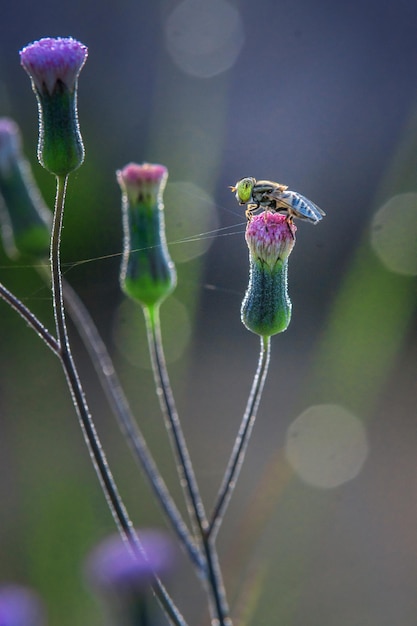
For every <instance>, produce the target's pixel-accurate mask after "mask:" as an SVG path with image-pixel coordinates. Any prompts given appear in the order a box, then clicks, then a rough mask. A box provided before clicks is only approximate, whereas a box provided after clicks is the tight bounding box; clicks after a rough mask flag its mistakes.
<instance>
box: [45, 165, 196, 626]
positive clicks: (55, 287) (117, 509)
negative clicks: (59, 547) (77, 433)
mask: <svg viewBox="0 0 417 626" xmlns="http://www.w3.org/2000/svg"><path fill="white" fill-rule="evenodd" d="M67 178H68V177H67V176H57V191H56V200H55V211H54V220H53V225H52V236H51V254H50V260H51V277H52V295H53V305H54V315H55V323H56V331H57V338H58V344H59V355H58V356H59V358H60V361H61V364H62V367H63V370H64V372H65V376H66V379H67V383H68V386H69V389H70V392H71V396H72V400H73V403H74V406H75V408H76V410H77V415H78V418H79V421H80V426H81V430H82V432H83V435H84V439H85V442H86V444H87V447H88V450H89V452H90V456H91V459H92V461H93V465H94V467H95V469H96V472H97V475H98V477H99V479H100V482H101V486H102V488H103V491H104V493H105V495H106V499H107V503H108V505H109V508H110V510H111V512H112V514H113V517H114V519H115V521H116V524H117V525H118V527H119V530H120V532H121V534H122V536H123V537H124V538H125V540H126V541H127V542H128V544H129V546H130V548H131V549H132V551H133V552H134V554H140V555H144V556H145V558H146V553H144V551H143V549H142V546H141V543H140V541H139V539H138V537H137V535H136V533H135V531H134V529H133V524H132V522H131V520H130V519H129V516H128V514H127V511H126V509H125V506H124V504H123V501H122V499H121V496H120V494H119V492H118V490H117V487H116V484H115V482H114V479H113V476H112V474H111V472H110V469H109V467H108V465H107V460H106V457H105V454H104V451H103V448H102V446H101V443H100V440H99V438H98V435H97V433H96V430H95V427H94V424H93V421H92V418H91V415H90V411H89V408H88V405H87V401H86V399H85V396H84V391H83V389H82V386H81V382H80V379H79V376H78V372H77V370H76V367H75V364H74V361H73V358H72V354H71V349H70V346H69V342H68V333H67V327H66V321H65V310H64V302H63V291H62V278H61V262H60V241H61V230H62V222H63V213H64V203H65V192H66V186H67ZM152 588H153V590H154V593H155V595H156V597H157V598H158V600H159V602H160V604H161V606H162V607H163V609H164V610H165V612H166V614H167V616H168V617H169V619H170V620H171V623H172V624H174V625H175V626H186V622H185V621H184V619H183V617H182V616H181V614H180V613H179V611H178V609H177V608H176V607H175V605H174V603H173V602H172V600H171V598H170V597H169V595H168V593H167V591H166V589H165V588H164V586H163V585H162V583H161V582H160V580H159V579H158V577H157V576H155V575H154V576H153V584H152Z"/></svg>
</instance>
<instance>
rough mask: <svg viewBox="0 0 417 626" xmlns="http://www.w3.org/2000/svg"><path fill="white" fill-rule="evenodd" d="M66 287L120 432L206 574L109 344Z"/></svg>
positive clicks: (64, 285)
mask: <svg viewBox="0 0 417 626" xmlns="http://www.w3.org/2000/svg"><path fill="white" fill-rule="evenodd" d="M62 288H63V295H64V301H65V304H66V306H67V309H68V312H69V314H70V316H71V318H72V320H73V322H74V323H75V325H76V327H77V329H78V332H79V333H80V335H81V337H82V339H83V342H84V345H85V346H86V348H87V350H88V352H89V354H90V357H91V361H92V363H93V365H94V367H95V369H96V372H97V375H98V377H99V380H100V383H101V386H102V388H103V390H104V392H105V394H106V396H107V399H108V401H109V404H110V406H111V407H112V410H113V413H114V415H115V417H116V419H117V421H118V423H119V427H120V430H121V431H122V433H123V434H124V436H125V437H126V440H127V442H128V444H129V446H130V448H131V449H132V450H133V452H134V455H135V458H136V459H137V460H138V461H139V462H140V464H141V467H142V469H143V471H144V473H145V475H146V476H147V478H148V480H149V482H150V484H151V487H152V489H153V491H154V493H155V495H156V497H157V499H158V501H159V503H160V505H161V507H162V508H163V510H164V512H165V514H166V516H167V518H168V519H169V521H170V522H171V525H172V527H173V528H174V530H175V532H176V534H177V537H178V538H179V540H180V542H181V544H182V545H183V547H184V548H185V550H186V552H187V553H188V555H189V556H190V559H191V561H192V562H193V563H194V564H195V565H196V567H197V568H198V569H199V570H200V571H204V570H205V568H206V564H205V561H204V559H203V557H202V554H201V553H200V551H199V549H198V548H197V547H196V545H195V543H194V542H193V539H192V538H191V535H190V532H189V530H188V528H187V526H186V524H185V522H184V520H183V518H182V516H181V513H180V512H179V510H178V508H177V506H176V504H175V502H174V500H173V499H172V497H171V495H170V493H169V491H168V488H167V486H166V484H165V482H164V480H163V478H162V476H161V474H160V472H159V470H158V468H157V465H156V463H155V461H154V459H153V457H152V454H151V452H150V450H149V448H148V446H147V444H146V441H145V438H144V436H143V434H142V432H141V430H140V428H139V426H138V424H137V423H136V421H135V419H134V417H133V414H132V411H131V408H130V405H129V402H128V400H127V398H126V394H125V393H124V391H123V388H122V386H121V384H120V381H119V378H118V376H117V373H116V371H115V369H114V365H113V361H112V359H111V357H110V355H109V352H108V350H107V348H106V345H105V343H104V342H103V340H102V338H101V337H100V334H99V332H98V330H97V327H96V325H95V324H94V322H93V320H92V318H91V316H90V314H89V312H88V311H87V309H86V307H85V306H84V304H83V302H82V300H81V299H80V298H79V296H78V295H77V294H76V292H75V291H74V290H73V288H72V287H71V286H70V285H69V283H68V282H67V281H66V280H65V278H63V279H62Z"/></svg>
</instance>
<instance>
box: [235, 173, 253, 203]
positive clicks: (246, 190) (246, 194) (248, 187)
mask: <svg viewBox="0 0 417 626" xmlns="http://www.w3.org/2000/svg"><path fill="white" fill-rule="evenodd" d="M252 189H253V183H252V181H251V180H249V179H247V178H242V180H240V181H239V182H238V183H237V184H236V190H237V194H238V196H239V200H240V201H241V202H242V203H243V204H245V203H246V202H249V200H250V198H251V195H252Z"/></svg>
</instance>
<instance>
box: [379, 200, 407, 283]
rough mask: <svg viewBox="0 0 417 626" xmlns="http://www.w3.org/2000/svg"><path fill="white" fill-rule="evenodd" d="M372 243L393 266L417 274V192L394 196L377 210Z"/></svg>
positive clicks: (381, 257) (395, 270)
mask: <svg viewBox="0 0 417 626" xmlns="http://www.w3.org/2000/svg"><path fill="white" fill-rule="evenodd" d="M371 244H372V247H373V249H374V251H375V252H376V254H377V255H378V257H379V259H380V260H381V261H382V263H383V264H384V265H385V267H387V268H388V269H389V270H391V271H392V272H396V273H398V274H404V275H406V276H415V275H417V193H401V194H399V195H397V196H393V197H392V198H390V200H388V202H386V203H385V204H384V205H383V206H382V207H381V208H380V209H379V210H378V211H377V212H376V213H375V215H374V218H373V220H372V225H371Z"/></svg>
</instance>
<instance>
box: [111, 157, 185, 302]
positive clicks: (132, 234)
mask: <svg viewBox="0 0 417 626" xmlns="http://www.w3.org/2000/svg"><path fill="white" fill-rule="evenodd" d="M167 177H168V171H167V169H166V167H164V166H163V165H153V164H149V163H144V164H143V165H138V164H136V163H130V164H129V165H126V167H124V168H123V169H122V170H119V171H118V172H117V180H118V182H119V185H120V188H121V190H122V195H123V201H122V212H123V232H124V245H123V263H122V268H121V276H120V283H121V286H122V289H123V290H124V292H125V293H126V294H127V295H128V296H130V297H131V298H133V299H135V300H137V301H138V302H140V303H141V304H142V305H144V306H154V305H158V304H160V303H161V302H162V300H164V299H165V298H166V297H167V296H168V295H169V294H170V293H171V291H172V290H173V289H174V287H175V284H176V273H175V268H174V264H173V263H172V261H171V258H170V256H169V252H168V248H167V244H166V236H165V221H164V213H163V203H162V193H163V190H164V188H165V184H166V181H167Z"/></svg>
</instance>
